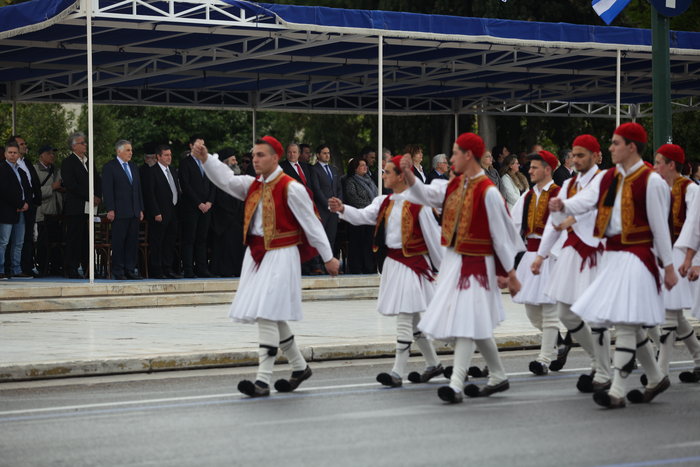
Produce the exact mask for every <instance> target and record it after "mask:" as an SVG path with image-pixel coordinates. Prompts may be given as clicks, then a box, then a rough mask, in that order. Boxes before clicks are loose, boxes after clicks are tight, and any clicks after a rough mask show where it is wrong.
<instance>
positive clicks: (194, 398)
mask: <svg viewBox="0 0 700 467" xmlns="http://www.w3.org/2000/svg"><path fill="white" fill-rule="evenodd" d="M689 363H693V361H692V360H687V361H680V362H673V363H672V364H671V365H686V364H689ZM588 371H590V368H588V367H585V368H568V369H565V370H562V371H560V372H559V373H560V374H562V373H563V374H566V373H582V372H583V373H586V372H588ZM528 375H531V373H530V372H529V371H521V372H514V373H508V376H510V377H519V376H528ZM542 381H544V379H543V380H542ZM366 387H377V389H381V387H380V386H379V385H378V383H376V382H371V383H356V384H337V385H330V386H316V387H314V386H310V387H305V388H301V389H299V390H298V391H296V393H300V394H303V393H306V392H316V391H333V390H338V389H357V388H366ZM243 397H244V396H242V395H241V394H240V393H238V392H225V393H219V394H208V395H201V396H181V397H164V398H159V399H141V400H127V401H115V402H102V403H94V404H81V405H64V406H56V407H42V408H37V409H20V410H7V411H2V412H0V417H7V416H13V415H14V416H16V415H31V414H41V413H51V412H61V411H64V412H69V411H79V410H86V409H99V408H112V407H128V406H137V405H149V404H163V403H173V402H191V401H201V400H207V399H226V398H236V399H239V398H243ZM500 404H502V403H500Z"/></svg>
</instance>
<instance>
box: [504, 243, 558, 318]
mask: <svg viewBox="0 0 700 467" xmlns="http://www.w3.org/2000/svg"><path fill="white" fill-rule="evenodd" d="M562 252H563V250H562ZM536 256H537V252H536V251H526V252H525V254H524V255H523V257H522V259H521V260H520V264H518V269H517V270H516V274H517V276H518V279H520V283H521V284H522V288H521V289H520V292H518V293H517V294H516V295H515V296H514V297H513V302H514V303H522V304H524V305H543V304H553V303H556V300H554V299H553V298H551V297H550V296H549V295H547V294H546V291H547V290H548V287H549V281H550V277H551V271H552V268H553V266H554V262H555V261H558V260H555V259H554V258H553V257H549V258H547V259H545V260H544V261H543V262H542V266H541V267H540V273H539V274H538V275H534V274H533V273H532V271H531V270H530V266H531V265H532V262H533V261H534V260H535V257H536Z"/></svg>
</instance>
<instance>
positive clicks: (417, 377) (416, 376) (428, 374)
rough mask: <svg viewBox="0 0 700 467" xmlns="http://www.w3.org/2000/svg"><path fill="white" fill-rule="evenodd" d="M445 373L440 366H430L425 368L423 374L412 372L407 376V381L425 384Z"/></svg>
mask: <svg viewBox="0 0 700 467" xmlns="http://www.w3.org/2000/svg"><path fill="white" fill-rule="evenodd" d="M444 372H445V369H444V368H443V366H442V365H438V366H431V367H429V368H426V369H425V370H424V371H423V373H418V372H417V371H412V372H410V373H409V374H408V380H409V381H410V382H412V383H427V382H428V381H430V380H431V379H433V378H435V377H436V376H440V375H441V374H443V373H444Z"/></svg>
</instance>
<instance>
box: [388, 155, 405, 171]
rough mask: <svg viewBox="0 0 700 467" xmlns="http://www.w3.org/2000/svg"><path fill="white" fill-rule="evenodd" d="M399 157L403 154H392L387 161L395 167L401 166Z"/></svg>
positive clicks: (401, 157)
mask: <svg viewBox="0 0 700 467" xmlns="http://www.w3.org/2000/svg"><path fill="white" fill-rule="evenodd" d="M401 159H403V156H394V157H392V158H391V159H389V162H391V163H392V164H394V165H395V166H396V168H397V169H400V168H401Z"/></svg>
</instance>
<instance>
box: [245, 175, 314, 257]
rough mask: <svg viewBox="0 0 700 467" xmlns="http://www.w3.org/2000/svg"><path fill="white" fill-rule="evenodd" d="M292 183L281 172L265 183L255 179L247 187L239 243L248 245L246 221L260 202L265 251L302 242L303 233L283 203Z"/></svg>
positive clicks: (285, 202) (247, 225)
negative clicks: (240, 240)
mask: <svg viewBox="0 0 700 467" xmlns="http://www.w3.org/2000/svg"><path fill="white" fill-rule="evenodd" d="M293 182H294V179H293V178H292V177H290V176H289V175H287V174H285V173H284V172H282V173H280V174H279V175H278V176H277V177H275V179H274V180H271V181H270V182H268V183H262V182H260V181H259V180H257V179H256V180H255V181H254V182H253V183H252V185H250V188H249V189H248V195H247V196H246V199H245V209H244V214H243V243H245V244H246V245H247V244H248V242H247V235H248V229H249V227H250V221H251V219H252V218H253V214H254V213H255V209H256V208H257V206H258V203H259V202H262V216H263V218H262V225H263V239H264V241H265V250H275V249H279V248H286V247H290V246H294V245H301V244H305V243H306V238H305V236H304V234H303V230H302V228H301V226H300V225H299V222H298V221H297V220H296V218H295V217H294V214H293V213H292V210H291V209H290V208H289V204H287V188H288V186H289V184H290V183H293ZM261 198H262V201H261Z"/></svg>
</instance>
